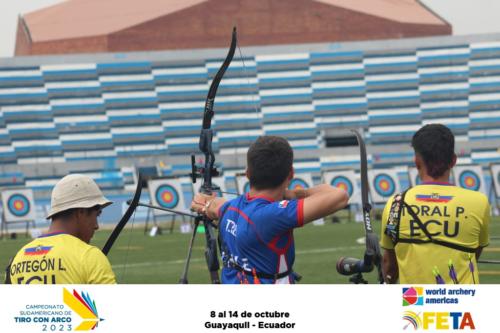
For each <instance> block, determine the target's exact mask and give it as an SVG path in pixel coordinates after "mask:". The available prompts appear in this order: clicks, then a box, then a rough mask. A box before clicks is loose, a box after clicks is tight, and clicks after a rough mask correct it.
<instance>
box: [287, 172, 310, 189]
mask: <svg viewBox="0 0 500 333" xmlns="http://www.w3.org/2000/svg"><path fill="white" fill-rule="evenodd" d="M312 186H313V180H312V176H311V174H310V173H304V174H300V175H295V177H294V178H293V179H292V180H291V181H290V184H289V185H288V189H289V190H296V189H308V188H310V187H312Z"/></svg>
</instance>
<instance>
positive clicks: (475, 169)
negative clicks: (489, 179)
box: [453, 165, 486, 194]
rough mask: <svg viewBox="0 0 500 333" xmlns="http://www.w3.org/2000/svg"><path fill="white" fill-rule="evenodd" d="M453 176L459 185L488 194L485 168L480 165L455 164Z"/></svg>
mask: <svg viewBox="0 0 500 333" xmlns="http://www.w3.org/2000/svg"><path fill="white" fill-rule="evenodd" d="M453 176H454V178H455V184H457V185H458V186H460V187H462V188H465V189H468V190H472V191H478V192H482V193H484V194H486V186H484V180H483V179H484V177H483V168H482V167H481V166H480V165H467V166H455V167H454V168H453Z"/></svg>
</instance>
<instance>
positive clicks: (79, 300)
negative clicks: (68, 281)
mask: <svg viewBox="0 0 500 333" xmlns="http://www.w3.org/2000/svg"><path fill="white" fill-rule="evenodd" d="M63 301H64V303H65V304H66V305H67V306H69V307H70V308H71V310H73V311H74V312H76V313H77V314H78V315H79V316H80V317H81V318H82V320H83V321H82V323H81V324H80V325H79V326H78V327H77V328H75V331H90V330H93V329H95V328H96V327H97V325H98V324H99V322H100V321H103V320H104V319H103V318H99V314H98V313H97V307H96V305H95V302H94V301H93V300H92V299H91V298H90V296H89V294H86V293H84V292H82V293H81V295H80V294H78V292H77V291H76V290H73V294H71V293H70V292H69V291H68V290H67V289H66V288H64V289H63Z"/></svg>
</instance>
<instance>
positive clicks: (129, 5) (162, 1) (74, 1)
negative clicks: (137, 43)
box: [24, 0, 208, 41]
mask: <svg viewBox="0 0 500 333" xmlns="http://www.w3.org/2000/svg"><path fill="white" fill-rule="evenodd" d="M207 1H208V0H140V1H139V0H68V1H66V2H63V3H60V4H56V5H54V6H51V7H47V8H44V9H41V10H38V11H35V12H32V13H29V14H26V15H25V16H24V20H25V22H26V24H27V25H28V27H29V29H30V34H31V39H32V40H33V41H48V40H59V39H69V38H78V37H86V36H96V35H106V34H109V33H112V32H115V31H120V30H123V29H125V28H129V27H133V26H135V25H137V24H140V23H143V22H146V21H149V20H153V19H155V18H159V17H162V16H165V15H168V14H172V13H175V12H178V11H180V10H183V9H185V8H189V7H191V6H194V5H197V4H200V3H203V2H207Z"/></svg>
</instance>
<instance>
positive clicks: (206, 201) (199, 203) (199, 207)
mask: <svg viewBox="0 0 500 333" xmlns="http://www.w3.org/2000/svg"><path fill="white" fill-rule="evenodd" d="M215 196H216V195H215V193H212V195H206V194H203V193H197V194H195V196H194V198H193V201H191V211H193V212H197V213H198V214H203V215H207V210H208V209H209V208H210V206H211V204H212V202H213V201H214V200H215Z"/></svg>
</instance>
